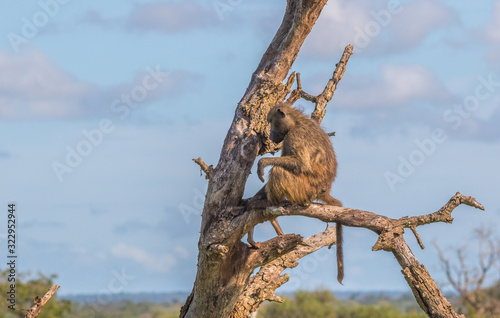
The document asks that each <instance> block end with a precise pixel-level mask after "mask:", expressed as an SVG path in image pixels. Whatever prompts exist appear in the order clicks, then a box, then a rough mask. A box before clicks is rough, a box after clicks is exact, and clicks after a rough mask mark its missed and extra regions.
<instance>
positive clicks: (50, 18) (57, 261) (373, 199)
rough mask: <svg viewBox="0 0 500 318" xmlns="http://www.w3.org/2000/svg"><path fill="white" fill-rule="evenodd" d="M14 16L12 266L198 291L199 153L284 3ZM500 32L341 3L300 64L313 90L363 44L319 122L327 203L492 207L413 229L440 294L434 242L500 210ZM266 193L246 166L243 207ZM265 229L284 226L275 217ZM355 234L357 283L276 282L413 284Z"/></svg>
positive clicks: (134, 288)
mask: <svg viewBox="0 0 500 318" xmlns="http://www.w3.org/2000/svg"><path fill="white" fill-rule="evenodd" d="M221 4H222V5H225V6H221ZM0 12H2V13H1V16H2V24H1V25H0V34H1V35H2V36H1V37H0V129H1V132H2V133H1V134H0V175H1V176H2V177H1V179H0V180H1V182H0V193H1V196H0V198H1V200H0V204H1V205H0V207H1V206H4V209H5V211H7V204H8V203H9V202H15V203H16V206H17V217H18V222H19V226H18V229H17V231H18V234H17V235H18V236H17V242H18V248H17V251H18V257H19V259H18V270H19V271H21V272H26V271H31V272H32V273H36V272H37V271H41V272H43V273H45V274H50V273H56V274H58V275H59V278H58V279H57V283H58V284H60V285H61V286H62V287H61V290H60V292H61V294H74V293H99V294H100V295H104V296H109V295H111V296H112V294H113V293H117V292H140V291H154V292H160V291H179V290H180V291H190V289H191V287H192V283H193V281H194V278H195V274H196V256H197V241H198V234H199V229H200V214H201V208H202V202H203V201H202V200H203V195H204V192H205V186H206V180H205V179H204V177H202V176H200V172H199V168H198V167H197V166H196V165H195V164H194V163H193V162H192V161H191V159H192V158H197V157H200V156H201V157H202V158H203V159H204V161H205V162H207V163H208V164H214V165H215V164H216V163H217V161H218V155H219V152H220V148H221V146H222V142H223V139H224V137H225V134H226V132H227V129H228V128H229V125H230V123H231V120H232V118H233V115H234V109H235V106H236V104H237V102H238V101H239V99H240V98H241V96H242V95H243V93H244V91H245V89H246V87H247V85H248V83H249V80H250V76H251V74H252V72H253V71H254V69H255V68H256V67H257V64H258V62H259V60H260V58H261V56H262V54H263V53H264V51H265V49H266V48H267V45H268V44H269V42H270V40H271V39H272V37H273V36H274V32H275V30H276V29H277V27H278V26H279V24H280V22H281V19H282V15H283V12H284V3H283V2H273V3H270V2H268V1H232V2H231V1H224V0H221V1H214V2H202V1H195V0H189V1H182V2H181V1H139V0H137V1H117V0H112V1H106V2H103V1H85V2H81V1H80V2H79V1H63V0H42V1H40V2H29V3H26V2H23V3H19V2H3V3H1V4H0ZM499 21H500V1H481V2H474V3H472V2H471V3H465V2H456V1H451V0H450V1H427V0H418V1H417V0H413V1H400V2H398V1H389V2H387V1H376V2H374V1H358V0H349V1H348V0H337V1H330V2H329V3H328V5H327V6H326V7H325V9H324V10H323V13H322V15H321V17H320V18H319V20H318V22H317V24H316V26H315V27H314V29H313V31H312V33H311V34H310V36H309V37H308V39H307V40H306V41H305V43H304V46H303V49H302V51H301V53H300V54H299V56H298V58H297V61H296V62H295V64H294V66H293V70H294V71H297V72H300V73H301V77H302V83H303V87H304V89H305V90H306V91H308V92H309V93H312V94H317V93H319V92H321V90H322V89H323V87H324V85H325V84H326V82H327V80H328V79H329V77H330V76H331V73H332V71H333V69H334V67H335V63H336V62H337V61H338V59H339V58H340V56H341V53H342V51H343V47H344V46H345V45H346V44H347V43H352V44H354V46H355V49H354V55H353V56H352V57H351V59H350V61H349V64H348V67H347V71H346V74H345V76H344V78H343V80H342V81H341V83H340V84H339V86H338V89H337V91H336V93H335V96H334V99H333V100H332V102H331V103H330V105H329V106H328V108H327V111H328V113H327V115H326V117H325V119H324V120H323V123H322V125H323V127H324V129H325V130H326V131H335V132H336V136H335V137H333V138H332V141H333V143H334V146H335V149H336V152H337V156H338V161H339V171H338V177H337V180H336V181H335V183H334V186H333V188H332V195H334V196H335V197H337V198H339V199H340V200H341V201H342V202H343V203H344V205H345V206H348V207H353V208H359V209H364V210H369V211H373V212H377V213H380V214H383V215H387V216H389V217H401V216H405V215H419V214H424V213H430V212H433V211H436V210H437V209H439V208H440V207H441V206H442V205H443V204H444V203H446V202H447V201H448V199H449V198H450V197H451V196H452V195H454V194H455V192H457V191H460V192H461V193H463V194H466V195H472V196H475V197H477V199H478V200H479V201H480V202H481V203H482V204H484V206H485V207H486V212H480V211H476V210H473V209H472V208H468V207H459V208H458V209H457V210H456V213H455V214H454V217H455V222H454V224H453V225H448V224H433V225H428V226H425V227H421V228H419V232H420V235H421V237H422V239H423V241H424V244H425V245H426V246H427V248H426V249H425V250H423V251H422V250H420V249H419V247H418V245H417V244H416V241H415V239H414V238H413V237H412V236H411V233H410V235H408V234H407V241H408V243H409V244H410V246H411V248H412V249H413V251H414V252H415V253H416V256H417V257H418V258H419V259H420V261H421V262H422V263H424V265H426V267H427V268H428V269H429V270H430V271H431V274H432V275H433V276H434V277H435V278H436V279H437V280H438V282H440V283H443V282H444V281H445V278H444V276H443V274H442V272H441V271H440V268H439V266H438V262H437V256H436V252H435V250H434V249H433V248H432V246H431V241H432V240H436V241H437V242H438V243H439V244H440V245H441V246H444V247H447V246H451V244H456V243H457V242H463V241H465V240H466V239H468V238H470V237H471V236H472V235H473V229H474V228H476V227H478V226H481V225H493V226H494V225H496V224H497V223H496V222H497V220H498V217H499V214H500V204H499V203H498V202H497V200H496V198H497V194H498V189H499V180H500V169H498V168H497V165H498V161H499V159H500V147H499V146H500V126H499V125H498V124H497V123H498V120H499V119H500V111H499V104H500V72H499V71H500V66H499V65H500V22H499ZM297 105H299V106H301V107H302V108H303V109H304V110H305V111H306V112H310V111H311V110H312V105H311V104H309V103H308V102H306V101H303V100H300V101H298V102H297ZM254 171H255V170H254ZM261 186H262V184H261V183H260V181H259V180H258V178H256V175H255V174H252V175H251V176H250V178H249V181H248V184H247V189H246V196H251V195H253V194H254V193H255V192H256V191H257V190H258V189H259V188H260V187H261ZM5 223H6V222H5ZM280 223H281V224H282V228H283V229H284V231H285V232H287V233H300V234H302V235H305V236H306V235H311V234H314V233H317V232H319V231H322V230H323V229H324V224H322V223H321V222H318V221H316V220H305V219H304V218H298V217H288V218H283V220H280ZM2 224H3V223H2ZM0 234H1V236H0V239H1V240H2V242H5V239H6V234H5V227H4V228H3V229H0ZM255 235H256V239H257V240H265V239H268V238H271V237H272V236H273V235H274V234H273V230H272V227H271V226H270V224H267V223H266V224H261V225H258V226H257V229H256V234H255ZM344 235H345V238H344V240H345V243H344V246H345V247H344V248H345V264H346V278H345V280H344V286H340V285H338V283H336V279H335V276H336V273H335V258H334V251H333V250H324V251H323V250H322V251H320V252H319V253H318V254H317V255H312V256H309V257H307V258H305V259H304V260H303V262H302V263H301V265H299V267H298V268H296V269H294V270H292V271H291V272H292V275H293V273H295V276H294V278H293V279H292V281H291V282H290V283H289V284H288V285H285V286H284V287H283V288H282V290H284V291H290V290H293V289H295V288H315V287H318V286H325V287H328V288H332V289H333V290H334V291H337V290H338V291H340V290H394V289H396V290H406V291H409V289H408V287H407V285H406V283H405V281H404V279H403V277H402V275H401V274H400V268H399V265H398V264H397V262H396V261H395V260H394V258H393V256H392V255H391V254H389V253H385V252H372V251H371V247H372V246H373V244H374V243H375V241H376V236H375V234H373V233H371V232H369V231H367V230H364V229H351V228H347V229H346V230H345V234H344ZM4 246H5V245H4ZM4 254H5V252H4ZM104 296H103V298H105V297H104Z"/></svg>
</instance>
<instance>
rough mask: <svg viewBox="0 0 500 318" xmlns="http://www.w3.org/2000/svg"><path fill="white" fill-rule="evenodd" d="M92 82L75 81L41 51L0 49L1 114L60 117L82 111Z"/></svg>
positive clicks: (25, 116) (17, 116) (28, 116)
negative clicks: (20, 53) (15, 52)
mask: <svg viewBox="0 0 500 318" xmlns="http://www.w3.org/2000/svg"><path fill="white" fill-rule="evenodd" d="M93 90H94V89H93V87H92V85H89V84H87V83H83V82H81V81H78V80H77V79H76V78H74V77H73V76H71V75H70V74H68V73H66V72H64V71H63V70H61V69H60V68H59V66H58V65H57V64H55V63H53V62H51V61H49V60H48V59H47V58H46V57H45V56H44V55H43V54H42V53H41V52H40V51H37V50H29V51H28V53H27V54H26V55H23V56H17V55H16V56H13V55H8V54H5V53H3V52H1V51H0V117H2V118H10V119H12V118H15V119H25V118H63V117H78V116H81V115H82V110H83V109H82V107H81V105H80V103H81V100H82V98H84V97H85V96H87V95H88V94H90V93H91V92H92V91H93Z"/></svg>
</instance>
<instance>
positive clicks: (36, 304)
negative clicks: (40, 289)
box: [24, 285, 59, 318]
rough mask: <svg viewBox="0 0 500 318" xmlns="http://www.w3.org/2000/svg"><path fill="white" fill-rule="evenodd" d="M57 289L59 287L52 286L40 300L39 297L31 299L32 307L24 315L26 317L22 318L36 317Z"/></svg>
mask: <svg viewBox="0 0 500 318" xmlns="http://www.w3.org/2000/svg"><path fill="white" fill-rule="evenodd" d="M58 289H59V285H54V286H52V287H51V288H50V289H49V291H48V292H47V293H45V295H43V297H42V298H41V299H40V297H38V296H37V297H35V298H34V299H33V305H31V307H30V309H28V312H27V313H26V316H24V318H34V317H36V316H38V314H39V313H40V310H42V307H43V306H44V305H45V304H46V303H47V302H48V301H49V299H50V298H51V297H52V295H54V294H55V292H56V291H57V290H58Z"/></svg>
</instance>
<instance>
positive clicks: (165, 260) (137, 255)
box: [111, 243, 187, 273]
mask: <svg viewBox="0 0 500 318" xmlns="http://www.w3.org/2000/svg"><path fill="white" fill-rule="evenodd" d="M174 251H175V254H176V255H172V254H162V255H156V254H155V255H151V254H149V253H147V252H146V251H144V250H142V249H140V248H137V247H133V246H130V245H127V244H125V243H119V244H117V245H115V246H113V247H112V248H111V254H112V255H113V256H115V257H118V258H124V259H130V260H133V261H135V262H137V263H139V264H141V265H143V266H144V267H145V268H147V269H149V270H151V271H153V272H157V273H167V272H168V271H169V270H170V269H171V268H172V267H174V266H175V265H177V260H178V259H179V258H183V259H185V258H186V253H187V252H186V251H185V250H183V249H181V248H176V249H174Z"/></svg>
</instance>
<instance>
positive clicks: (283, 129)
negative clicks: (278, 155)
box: [268, 108, 290, 144]
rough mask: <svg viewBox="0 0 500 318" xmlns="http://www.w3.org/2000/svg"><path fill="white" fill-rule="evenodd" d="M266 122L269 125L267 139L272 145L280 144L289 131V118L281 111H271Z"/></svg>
mask: <svg viewBox="0 0 500 318" xmlns="http://www.w3.org/2000/svg"><path fill="white" fill-rule="evenodd" d="M268 120H269V122H270V123H271V132H270V134H269V139H271V140H272V141H273V142H274V143H277V144H278V143H280V142H282V141H283V139H285V136H286V134H287V133H288V130H289V129H290V127H289V126H290V125H289V118H287V115H286V114H285V113H284V112H283V111H282V110H281V109H279V108H278V109H273V110H272V111H271V112H270V113H269V116H268Z"/></svg>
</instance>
